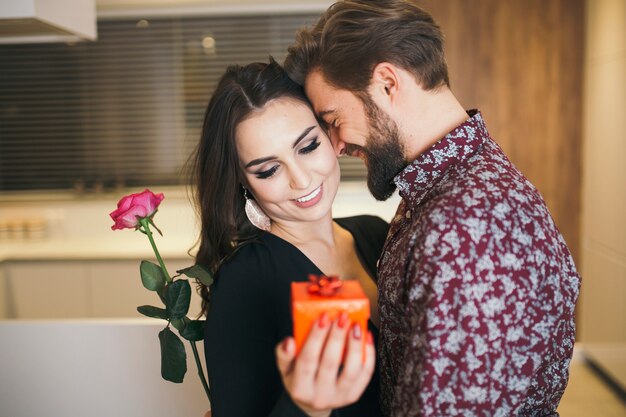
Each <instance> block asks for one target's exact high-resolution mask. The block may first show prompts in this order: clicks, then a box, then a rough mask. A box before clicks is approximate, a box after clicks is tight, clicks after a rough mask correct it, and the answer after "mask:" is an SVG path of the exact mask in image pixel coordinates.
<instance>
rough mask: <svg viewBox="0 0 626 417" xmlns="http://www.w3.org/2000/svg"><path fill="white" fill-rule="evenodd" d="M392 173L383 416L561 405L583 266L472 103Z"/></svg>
mask: <svg viewBox="0 0 626 417" xmlns="http://www.w3.org/2000/svg"><path fill="white" fill-rule="evenodd" d="M469 114H470V116H471V117H470V118H469V119H468V120H467V121H466V122H464V123H463V124H461V125H460V126H458V127H457V128H456V129H454V130H453V131H452V132H450V133H449V134H448V135H446V136H445V137H444V138H443V139H442V140H440V141H439V142H437V143H436V144H435V145H433V146H432V147H431V148H430V149H429V150H427V151H425V152H424V153H423V154H421V155H420V156H419V157H418V159H416V160H415V161H414V162H412V163H411V164H410V165H408V166H407V167H406V168H405V169H404V170H403V171H402V172H401V173H400V174H399V175H398V176H397V177H396V178H395V179H394V181H395V183H396V185H397V187H398V190H399V193H400V196H401V197H402V202H401V204H400V206H399V207H398V211H397V213H396V215H395V217H394V219H393V221H392V224H391V228H390V231H389V235H388V236H387V242H386V243H385V249H384V250H383V255H382V257H381V259H380V262H379V279H378V286H379V308H380V313H381V327H380V331H381V332H380V335H381V336H380V337H381V339H380V345H379V361H380V371H381V391H382V393H381V395H382V398H381V400H382V404H383V411H384V414H385V415H387V416H392V417H409V416H464V417H473V416H489V417H498V416H500V417H503V416H507V417H508V416H557V415H558V414H557V412H556V408H557V406H558V404H559V401H560V399H561V396H562V395H563V391H564V390H565V386H566V384H567V379H568V368H569V362H570V358H571V356H572V351H573V345H574V305H575V303H576V299H577V298H578V292H579V288H580V277H579V275H578V273H577V271H576V267H575V266H574V262H573V259H572V257H571V255H570V252H569V250H568V248H567V246H566V244H565V241H564V240H563V237H562V236H561V234H560V232H559V231H558V229H557V227H556V225H555V224H554V221H553V219H552V217H551V216H550V214H549V212H548V209H547V207H546V204H545V202H544V201H543V199H542V197H541V195H540V194H539V192H538V191H537V189H536V188H535V187H534V186H533V185H532V184H531V183H530V182H529V181H528V180H527V179H526V178H525V177H524V176H523V175H522V174H521V172H520V171H519V170H518V169H517V168H516V167H515V166H514V165H513V164H512V163H511V162H510V161H509V160H508V158H507V157H506V156H505V155H504V153H503V152H502V150H501V149H500V147H499V146H498V145H497V144H496V143H495V142H494V141H493V140H492V139H491V138H490V137H489V133H488V132H487V129H486V127H485V124H484V121H483V119H482V116H481V114H480V113H479V112H478V111H472V112H470V113H469Z"/></svg>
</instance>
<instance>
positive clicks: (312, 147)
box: [299, 136, 320, 155]
mask: <svg viewBox="0 0 626 417" xmlns="http://www.w3.org/2000/svg"><path fill="white" fill-rule="evenodd" d="M318 146H320V141H319V140H317V136H316V137H315V139H313V140H312V141H311V143H310V144H309V145H307V146H305V147H304V148H302V149H300V152H299V153H300V154H302V155H305V154H307V153H311V152H313V151H314V150H316V149H317V147H318Z"/></svg>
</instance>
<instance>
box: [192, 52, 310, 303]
mask: <svg viewBox="0 0 626 417" xmlns="http://www.w3.org/2000/svg"><path fill="white" fill-rule="evenodd" d="M277 98H291V99H295V100H298V101H301V102H303V103H306V104H307V105H309V104H308V101H307V99H306V96H305V94H304V91H303V90H302V87H300V86H299V85H298V84H297V83H295V82H293V81H292V80H291V79H290V78H289V77H288V75H287V73H286V72H285V71H284V70H283V68H282V67H281V66H280V65H279V64H277V63H276V62H275V61H274V60H273V59H272V58H271V57H270V62H269V63H267V64H266V63H260V62H255V63H251V64H248V65H245V66H240V65H232V66H230V67H228V69H227V70H226V72H225V74H224V75H223V76H222V78H221V79H220V81H219V83H218V85H217V87H216V88H215V91H214V93H213V95H212V97H211V100H210V101H209V104H208V106H207V109H206V112H205V115H204V122H203V125H202V134H201V136H200V142H199V143H198V146H197V148H196V151H195V154H194V155H192V161H191V163H192V166H191V169H192V186H193V187H195V190H194V199H195V203H196V204H195V206H196V210H197V212H198V216H199V218H200V237H199V247H198V252H197V254H196V263H197V264H200V265H205V266H207V267H208V268H209V270H210V271H211V273H213V274H214V273H215V272H216V271H217V270H218V268H219V266H220V265H221V264H222V263H223V262H224V261H225V260H226V259H228V258H229V257H230V256H232V254H233V253H234V252H235V251H236V250H237V249H238V248H239V247H240V246H241V245H243V244H244V243H246V242H249V241H251V240H253V239H255V238H256V237H258V235H259V229H257V228H256V227H254V226H253V225H252V224H251V223H250V221H249V220H248V218H247V217H246V214H245V211H244V204H245V198H244V195H243V191H244V189H243V185H245V182H244V181H245V180H244V177H243V174H242V171H241V169H240V165H239V156H238V154H237V146H236V143H235V132H236V129H237V126H238V125H239V124H240V123H241V122H243V121H244V120H246V119H247V118H248V117H250V116H251V115H252V114H253V113H255V112H258V111H260V110H262V109H263V108H264V106H265V105H266V104H267V103H268V102H270V101H272V100H274V99H277ZM249 197H250V198H252V196H251V195H249ZM199 288H200V294H201V296H202V300H203V301H202V312H203V314H206V313H207V310H208V306H209V289H208V288H207V287H206V286H205V285H203V284H201V283H199Z"/></svg>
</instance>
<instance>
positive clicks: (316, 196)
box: [293, 185, 324, 208]
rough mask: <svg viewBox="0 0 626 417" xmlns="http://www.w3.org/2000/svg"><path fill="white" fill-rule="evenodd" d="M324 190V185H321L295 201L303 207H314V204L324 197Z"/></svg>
mask: <svg viewBox="0 0 626 417" xmlns="http://www.w3.org/2000/svg"><path fill="white" fill-rule="evenodd" d="M323 191H324V190H323V186H322V185H320V186H319V187H317V188H316V189H315V190H313V191H312V192H310V193H309V194H307V195H305V196H302V197H300V198H296V199H294V200H293V202H294V203H295V204H296V206H298V207H301V208H308V207H313V206H314V205H316V204H317V203H319V202H320V200H321V199H322V194H323Z"/></svg>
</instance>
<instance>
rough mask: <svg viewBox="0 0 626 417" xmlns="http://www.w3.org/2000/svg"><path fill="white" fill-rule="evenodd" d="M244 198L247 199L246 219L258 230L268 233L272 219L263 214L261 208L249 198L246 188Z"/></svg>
mask: <svg viewBox="0 0 626 417" xmlns="http://www.w3.org/2000/svg"><path fill="white" fill-rule="evenodd" d="M243 196H244V198H245V199H246V217H248V220H250V223H252V224H253V225H254V226H255V227H256V228H257V229H261V230H265V231H266V232H267V231H269V230H270V218H269V217H267V214H265V213H263V210H261V207H259V205H258V204H257V202H256V201H254V200H251V199H250V198H249V197H248V190H247V189H246V188H245V187H244V189H243Z"/></svg>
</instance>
